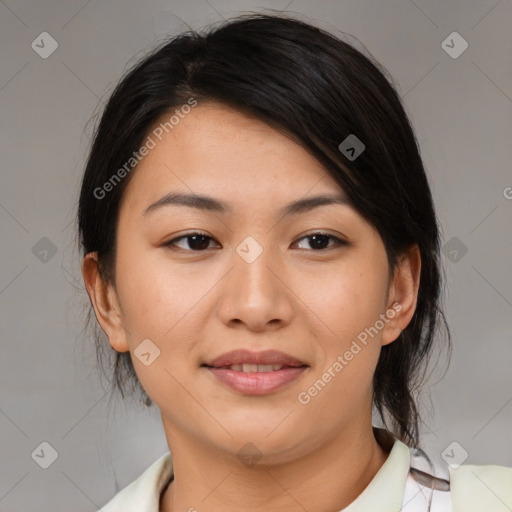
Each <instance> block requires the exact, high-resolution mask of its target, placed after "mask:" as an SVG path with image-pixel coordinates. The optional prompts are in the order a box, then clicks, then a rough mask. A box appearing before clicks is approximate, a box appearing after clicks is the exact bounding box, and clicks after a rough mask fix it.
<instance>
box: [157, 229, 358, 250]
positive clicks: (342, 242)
mask: <svg viewBox="0 0 512 512" xmlns="http://www.w3.org/2000/svg"><path fill="white" fill-rule="evenodd" d="M196 235H199V236H204V237H206V238H209V239H210V240H214V238H212V237H211V236H209V235H207V234H206V233H202V232H201V231H193V232H191V233H186V234H185V235H181V236H179V237H177V238H173V239H172V240H169V241H168V242H166V243H165V244H164V247H167V248H169V249H170V250H173V251H179V250H182V251H185V252H198V253H199V252H205V251H206V250H208V249H210V248H209V247H208V248H207V249H200V250H194V249H183V248H182V247H176V246H174V244H175V243H176V242H178V241H180V240H183V239H186V238H191V237H193V236H196ZM316 235H320V236H324V237H327V238H329V239H331V240H334V241H335V245H331V246H330V247H326V248H323V249H303V250H309V251H312V252H322V251H326V250H328V249H333V248H335V247H336V246H341V247H342V246H348V245H349V243H348V242H346V241H345V240H341V239H340V238H338V237H336V236H334V235H331V234H329V233H325V232H323V231H315V232H314V233H310V234H308V235H306V236H303V237H302V238H299V240H298V241H299V242H300V241H301V240H304V239H307V238H313V237H314V236H316Z"/></svg>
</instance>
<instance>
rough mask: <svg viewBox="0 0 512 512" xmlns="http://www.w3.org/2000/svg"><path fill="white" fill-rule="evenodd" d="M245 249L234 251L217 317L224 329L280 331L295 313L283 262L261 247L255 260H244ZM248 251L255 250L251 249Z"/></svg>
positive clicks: (221, 294)
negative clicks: (225, 326)
mask: <svg viewBox="0 0 512 512" xmlns="http://www.w3.org/2000/svg"><path fill="white" fill-rule="evenodd" d="M253 244H254V242H253ZM241 245H243V244H241ZM258 245H259V244H258ZM247 247H248V246H245V247H242V248H240V247H239V249H240V250H239V251H233V257H232V258H231V261H230V263H232V265H233V268H232V270H231V271H230V272H229V273H228V275H227V276H226V279H224V280H223V286H222V289H221V292H220V298H219V303H218V315H219V318H220V319H221V321H222V322H223V323H224V324H226V325H227V326H230V327H234V326H237V325H239V326H245V328H247V329H249V330H252V331H255V332H263V331H265V330H269V329H270V330H274V329H279V328H282V327H283V326H285V325H288V324H289V323H290V321H291V319H292V317H293V314H294V308H293V297H294V294H293V291H292V290H291V288H290V287H289V285H288V284H287V282H286V281H287V279H286V272H285V269H284V268H283V267H284V262H281V261H278V256H277V255H276V254H275V252H274V251H272V250H270V249H267V248H265V247H263V246H260V247H261V249H262V252H261V254H259V256H257V257H256V259H254V260H253V259H252V258H251V257H249V258H247V257H246V255H245V253H244V252H243V249H244V248H247ZM250 249H251V250H252V251H254V246H251V247H250ZM261 249H259V250H261ZM259 250H258V252H259Z"/></svg>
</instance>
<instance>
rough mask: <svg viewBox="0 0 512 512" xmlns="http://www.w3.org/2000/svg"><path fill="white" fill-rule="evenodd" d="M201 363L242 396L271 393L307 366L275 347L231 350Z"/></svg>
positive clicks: (287, 382) (292, 380) (300, 374)
mask: <svg viewBox="0 0 512 512" xmlns="http://www.w3.org/2000/svg"><path fill="white" fill-rule="evenodd" d="M202 366H203V367H206V369H207V370H208V373H210V374H211V375H212V376H213V377H214V378H215V379H216V380H217V381H218V382H221V383H222V384H223V385H225V386H228V387H229V388H231V389H232V390H234V391H236V392H238V393H241V394H243V395H267V394H270V393H275V392H277V391H279V390H281V389H283V388H284V387H286V386H288V385H290V384H291V383H292V382H294V381H296V380H297V379H298V378H300V377H301V376H302V375H303V374H304V372H305V371H306V370H307V369H308V367H309V365H308V364H306V363H303V362H302V361H299V360H298V359H297V358H295V357H293V356H290V355H288V354H284V353H283V352H279V351H277V350H267V351H265V352H250V351H248V350H235V351H233V352H228V353H227V354H223V355H221V356H219V357H217V358H215V359H213V360H211V361H209V362H208V363H207V364H203V365H202Z"/></svg>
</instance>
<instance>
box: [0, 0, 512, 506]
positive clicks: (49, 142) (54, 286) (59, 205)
mask: <svg viewBox="0 0 512 512" xmlns="http://www.w3.org/2000/svg"><path fill="white" fill-rule="evenodd" d="M267 8H272V9H277V10H280V9H286V10H287V12H289V13H290V14H294V15H299V16H307V17H309V18H310V19H311V20H312V22H314V23H316V24H318V25H319V26H321V27H323V28H326V29H328V30H331V31H333V32H334V33H336V34H337V35H339V36H341V37H348V36H343V34H341V31H343V32H347V33H348V34H351V35H352V36H354V37H356V38H357V39H358V40H359V41H360V42H361V43H362V44H364V46H365V47H366V48H367V49H368V51H369V52H371V53H372V54H373V55H374V56H375V58H376V59H377V60H378V61H379V62H381V63H382V64H383V65H384V66H385V67H386V68H387V69H388V70H389V72H390V73H391V75H392V76H393V78H394V80H395V82H396V84H397V87H398V90H399V92H400V94H401V96H402V97H403V100H404V103H405V106H406V109H407V111H408V113H409V114H410V116H411V119H412V122H413V124H414V127H415V129H416V132H417V136H418V139H419V142H420V146H421V150H422V155H423V157H424V161H425V164H426V167H427V169H428V172H429V177H430V180H431V184H432V190H433V194H434V199H435V202H436V206H437V210H438V216H439V219H440V221H441V223H442V227H443V237H444V242H443V243H448V246H447V249H445V252H444V254H443V264H444V266H445V269H446V277H447V280H448V295H447V296H446V299H445V302H446V311H447V318H448V321H449V323H450V326H451V329H452V334H453V342H454V353H453V358H452V363H451V366H450V368H449V370H448V372H447V373H446V375H445V377H444V379H443V380H441V381H440V382H438V383H437V384H435V385H433V386H432V405H433V408H434V413H433V414H431V413H429V412H427V413H426V414H425V425H424V426H423V429H424V436H423V440H424V445H425V446H426V448H427V449H428V452H429V454H430V455H431V456H433V457H434V458H437V459H439V458H440V457H441V454H442V453H443V451H444V450H445V449H446V447H447V446H449V445H450V443H452V442H453V441H456V442H457V443H459V445H460V446H459V445H453V446H452V447H451V448H450V449H449V450H448V451H449V453H450V454H452V456H453V454H455V456H456V457H458V458H462V457H463V455H464V452H463V451H462V449H464V450H466V451H467V452H468V458H467V460H466V463H478V464H482V463H495V464H502V465H508V466H512V443H511V440H510V432H511V431H512V430H511V426H512V372H510V367H511V361H512V337H511V332H512V329H511V327H512V321H511V318H512V286H511V285H512V277H511V261H512V258H511V253H512V244H511V239H512V238H511V235H512V232H511V231H512V228H511V222H510V220H511V214H512V199H511V198H512V189H511V188H507V187H512V173H511V164H510V162H511V161H512V144H511V142H510V141H511V135H512V116H511V114H512V59H511V57H510V56H511V55H512V52H511V50H512V30H510V28H511V27H512V3H511V1H510V0H501V1H497V0H482V1H471V2H470V1H467V0H466V1H463V0H452V1H446V0H436V1H427V0H415V1H414V2H413V1H412V0H391V1H390V0H386V1H383V0H343V1H334V0H331V1H327V0H321V1H315V2H306V1H303V0H292V1H290V0H282V1H275V2H261V1H258V2H256V1H251V0H209V1H206V0H188V1H186V2H177V1H167V2H166V1H163V0H152V1H144V2H143V1H141V0H129V1H125V2H121V1H100V0H92V1H86V0H80V1H67V2H64V1H63V0H53V1H44V2H41V1H39V2H38V1H35V0H1V1H0V59H1V62H0V109H1V113H0V115H1V175H0V180H1V182H0V228H1V240H2V243H1V254H0V263H1V270H0V319H1V327H2V337H1V356H0V383H1V385H0V433H1V435H0V457H1V459H0V512H3V511H10V512H12V511H21V510H23V511H25V512H29V511H36V510H37V511H38V512H41V511H50V510H51V511H52V512H60V511H64V510H69V509H73V510H75V511H79V510H83V511H92V510H96V509H97V508H99V507H100V506H101V505H103V504H105V503H106V502H107V501H108V499H110V498H111V497H112V496H113V495H114V494H115V493H116V492H117V490H119V489H120V488H122V487H124V486H125V485H127V484H128V483H129V482H131V481H132V480H133V479H134V478H136V477H137V476H138V475H139V474H140V473H141V472H142V471H143V470H144V469H145V468H146V467H147V466H148V465H149V464H151V463H152V462H153V461H154V460H155V459H156V458H157V457H159V456H160V455H161V454H162V453H163V452H164V451H165V450H167V444H166V440H165V437H164V433H163V429H162V426H161V422H160V417H159V415H158V411H157V410H156V409H155V408H153V409H151V410H147V409H144V408H143V407H137V406H136V405H135V404H134V403H124V404H123V403H121V402H118V403H114V404H113V406H112V408H111V409H110V412H109V408H108V395H107V393H106V389H103V388H102V387H101V385H100V381H99V377H98V374H97V373H96V371H95V369H94V368H95V356H94V351H93V350H92V340H88V339H87V338H85V337H84V336H83V334H81V330H82V327H83V322H84V311H85V309H86V308H87V307H88V301H87V298H86V295H85V292H84V291H83V286H82V280H81V275H80V259H79V254H78V252H77V249H76V245H75V231H74V217H73V215H74V211H75V204H76V201H77V195H78V186H79V180H80V176H81V172H82V170H83V166H84V159H85V155H86V151H87V147H88V144H89V141H90V136H91V131H92V123H89V124H87V122H88V120H89V119H90V118H91V116H92V114H93V113H94V112H95V111H97V109H98V108H99V107H100V106H101V104H102V101H104V100H105V99H106V98H107V97H108V94H109V92H111V90H112V88H113V86H114V85H115V84H116V82H117V81H118V79H119V77H120V76H121V74H122V72H123V71H124V70H125V69H126V68H127V66H129V65H131V64H132V63H133V62H134V61H135V60H136V59H137V58H138V57H140V56H141V55H142V53H143V52H144V51H147V50H148V49H149V48H151V47H152V46H153V45H154V44H156V43H157V42H158V40H160V39H161V38H162V37H164V36H165V35H167V34H172V33H177V32H179V31H182V30H184V29H186V28H187V24H188V25H190V26H191V27H192V28H201V27H202V26H204V25H206V24H209V23H213V22H217V21H219V20H222V18H227V17H229V16H231V15H235V14H237V13H240V12H241V11H253V10H254V11H261V10H263V9H267ZM45 31H46V32H49V33H50V34H51V36H52V37H53V38H54V39H55V40H56V41H57V43H58V48H57V50H56V51H55V52H54V53H53V54H52V55H50V56H49V57H48V58H47V59H43V58H41V57H40V56H39V54H38V53H36V51H34V49H32V47H31V43H32V41H34V40H36V42H37V41H38V40H39V41H40V39H37V38H38V36H39V34H41V33H42V32H45ZM453 31H457V32H458V33H459V34H460V35H461V36H462V37H463V38H464V39H465V40H466V41H467V42H468V44H469V47H468V49H467V50H466V51H465V52H464V53H462V54H461V55H460V56H459V57H458V58H452V57H450V56H449V55H448V53H447V52H446V51H445V50H444V49H443V47H442V45H441V43H442V42H443V41H444V40H445V39H446V38H447V36H448V35H449V34H451V33H452V32H453ZM351 39H352V38H348V40H349V42H354V41H353V40H351ZM448 43H449V44H450V45H452V46H454V48H455V50H458V49H459V48H460V44H459V43H460V41H458V42H457V41H454V42H453V43H451V42H450V40H448ZM355 44H357V45H358V44H360V43H358V42H357V41H355ZM46 48H48V46H46ZM43 237H46V238H47V239H48V240H46V239H43ZM454 237H455V238H454ZM41 239H43V241H41ZM464 248H466V249H467V253H465V254H464V251H465V249H464ZM52 249H53V250H55V249H56V250H57V252H56V253H55V254H53V253H52ZM44 250H47V251H48V252H47V253H45V252H44ZM77 287H78V289H77ZM441 367H442V365H440V368H441ZM436 380H437V379H436ZM434 383H435V381H434ZM43 441H46V442H48V443H49V444H50V445H51V446H52V447H53V448H54V449H55V450H56V451H57V453H58V458H57V460H56V461H55V462H54V463H53V464H52V465H51V466H50V467H49V468H48V469H46V470H45V469H42V468H41V467H40V466H39V465H38V464H36V462H35V460H34V459H33V458H32V456H31V454H32V452H33V451H34V450H35V449H36V448H37V447H38V446H39V445H40V443H41V442H43ZM452 448H454V451H453V452H451V449H452ZM39 452H40V449H39ZM48 454H49V450H48V449H47V450H46V452H45V457H48V456H49V455H48Z"/></svg>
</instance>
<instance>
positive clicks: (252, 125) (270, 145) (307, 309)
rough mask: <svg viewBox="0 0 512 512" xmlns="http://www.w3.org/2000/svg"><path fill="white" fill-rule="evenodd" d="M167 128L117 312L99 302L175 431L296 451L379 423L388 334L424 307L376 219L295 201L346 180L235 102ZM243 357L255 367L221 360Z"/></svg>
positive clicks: (204, 439) (233, 444)
mask: <svg viewBox="0 0 512 512" xmlns="http://www.w3.org/2000/svg"><path fill="white" fill-rule="evenodd" d="M153 139H154V140H155V141H156V146H155V147H154V148H153V149H152V150H151V151H150V152H149V154H148V155H147V156H145V157H144V159H143V160H142V161H141V163H140V164H139V166H138V168H137V169H136V170H135V171H133V172H134V175H133V176H132V177H131V178H132V179H131V181H130V183H129V185H128V186H127V188H126V190H125V193H124V196H123V201H122V204H121V208H120V213H119V223H118V228H117V235H118V236H117V256H116V268H115V273H116V287H115V289H114V288H112V287H110V288H109V289H108V290H109V294H108V296H109V297H110V300H111V304H112V309H111V310H108V307H105V309H104V310H103V314H101V313H100V314H99V313H98V310H96V313H97V316H98V319H99V320H100V322H101V324H102V327H103V328H104V330H105V331H106V333H107V335H108V336H109V339H110V342H111V344H112V346H113V347H114V348H115V349H116V350H119V351H128V350H129V351H130V352H131V355H132V360H133V364H134V367H135V370H136V372H137V375H138V377H139V379H140V382H141V384H142V386H143V387H144V389H145V390H146V392H147V393H148V395H149V396H150V397H151V399H152V400H153V401H154V402H155V403H156V404H157V405H158V407H159V409H160V411H161V414H162V419H163V422H164V428H165V430H166V434H167V437H168V439H169V440H172V439H175V438H176V439H177V438H179V437H186V438H188V439H193V440H194V442H195V443H196V444H200V445H201V446H202V447H203V448H208V447H209V448H214V447H216V448H220V450H221V451H222V452H224V453H231V454H236V453H238V452H239V450H240V449H241V448H242V447H243V446H244V445H247V443H251V445H247V446H250V447H252V448H246V449H247V450H249V451H250V450H251V449H253V450H256V451H257V452H261V453H263V454H264V455H265V456H267V457H268V460H274V461H284V460H286V459H287V458H288V457H291V456H292V455H291V454H293V456H298V455H300V454H301V453H307V452H308V451H311V450H313V449H314V448H315V447H316V446H318V445H319V444H320V443H324V442H326V440H328V439H330V438H334V437H335V436H336V435H337V434H338V433H339V432H341V431H342V429H344V428H352V427H354V428H356V427H357V428H360V427H361V426H363V425H367V424H368V423H369V422H370V421H371V398H372V377H373V373H374V370H375V366H376V364H377V360H378V357H379V352H380V349H381V346H382V345H383V344H386V343H390V342H392V341H393V340H394V339H396V337H397V336H398V335H399V333H400V329H401V328H404V327H405V325H406V324H407V321H408V318H410V315H412V312H411V311H409V308H404V309H403V310H402V311H400V308H401V306H400V305H397V304H396V303H395V301H398V302H403V301H406V302H407V300H408V295H410V292H411V289H410V288H408V287H407V285H406V284H404V283H405V282H406V281H407V278H405V279H403V278H401V277H400V276H398V277H397V276H395V280H394V281H393V276H390V275H389V274H388V262H387V259H386V253H385V250H384V246H383V243H382V240H381V238H380V236H379V234H378V233H377V231H376V230H375V229H374V228H373V227H372V226H371V225H369V224H368V223H367V222H366V221H365V220H364V219H363V217H361V215H359V214H358V213H357V212H356V211H355V210H354V209H352V208H351V207H350V206H349V205H348V204H346V203H343V201H341V202H329V203H328V202H327V201H324V204H321V201H317V202H316V203H315V202H313V203H304V204H302V206H300V205H299V206H297V207H295V208H292V209H290V210H289V211H287V208H288V206H289V205H290V204H292V203H295V202H297V201H304V200H309V199H311V198H313V197H318V196H329V197H332V196H340V195H343V191H342V190H341V189H340V187H339V185H338V184H337V183H336V182H335V181H334V180H333V179H332V178H331V177H330V176H329V174H328V173H327V172H326V171H325V169H324V168H323V167H322V166H321V165H320V164H319V163H318V161H316V160H315V158H313V157H312V156H311V155H310V154H309V153H308V152H307V151H306V150H305V149H303V148H302V147H301V146H299V145H298V144H297V143H295V142H293V141H292V140H291V139H290V138H288V137H286V136H284V135H283V134H281V133H279V132H277V131H276V130H274V129H273V128H270V127H269V126H267V125H266V124H264V123H262V122H261V121H258V120H255V119H250V118H248V117H246V116H244V115H243V114H241V113H238V112H237V111H233V110H230V109H228V108H227V107H225V106H222V105H220V104H216V103H208V104H199V105H198V106H196V107H195V108H193V109H192V110H191V112H190V113H189V114H187V115H186V116H184V118H183V119H180V121H179V123H178V124H177V125H175V126H174V128H173V129H172V131H169V133H168V134H166V133H165V132H164V136H163V137H162V140H161V141H160V140H158V139H157V138H156V137H155V136H153ZM169 194H183V195H184V196H192V195H200V196H208V198H209V202H202V201H200V200H199V199H196V200H192V199H191V198H189V199H187V200H186V201H185V200H182V201H180V202H172V201H170V200H169V201H162V198H165V197H166V196H167V195H169ZM103 200H108V196H107V197H106V198H105V199H103ZM185 203H187V204H185ZM219 204H222V205H223V206H222V207H220V206H219ZM196 232H200V234H201V235H204V237H201V236H198V237H196V238H194V237H192V238H186V236H187V235H192V234H194V233H196ZM318 233H321V235H318ZM315 234H317V237H316V238H315V237H313V235H315ZM179 237H183V238H181V239H179ZM308 237H312V238H308ZM173 240H174V241H173ZM404 275H406V273H404ZM399 279H403V283H402V282H401V281H399ZM409 298H410V297H409ZM413 300H414V298H413ZM394 303H395V307H393V304H394ZM406 310H407V312H408V313H407V314H408V315H409V316H408V317H407V318H405V317H404V314H405V313H404V312H405V311H406ZM239 350H244V351H247V352H246V353H244V354H235V355H234V356H233V357H231V358H229V357H228V359H227V360H224V361H217V363H215V361H214V360H215V359H218V358H219V357H220V356H223V355H225V354H228V353H230V352H232V351H239ZM266 351H273V352H272V354H270V356H269V355H268V354H261V353H262V352H266ZM275 351H278V352H279V353H277V354H276V353H275ZM228 356H229V354H228ZM272 357H273V358H272ZM258 363H260V364H263V365H264V366H254V365H255V364H258ZM232 364H235V365H237V364H238V365H244V364H247V366H235V367H231V369H230V368H224V369H221V368H219V367H220V366H231V365H232ZM207 365H209V366H207ZM212 365H216V366H217V369H214V368H212V367H211V366H212ZM272 365H277V366H272ZM279 365H281V366H283V368H282V369H280V370H278V369H277V368H278V367H279ZM301 365H302V366H301ZM244 370H246V371H244ZM270 370H272V371H270ZM254 447H255V448H254Z"/></svg>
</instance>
